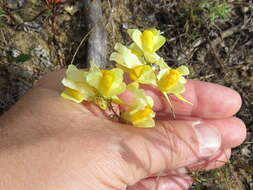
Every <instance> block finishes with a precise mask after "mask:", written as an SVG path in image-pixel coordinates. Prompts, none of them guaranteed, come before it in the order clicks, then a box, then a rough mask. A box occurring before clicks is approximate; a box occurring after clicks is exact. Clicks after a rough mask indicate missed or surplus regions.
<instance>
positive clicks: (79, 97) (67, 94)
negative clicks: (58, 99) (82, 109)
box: [61, 88, 85, 103]
mask: <svg viewBox="0 0 253 190" xmlns="http://www.w3.org/2000/svg"><path fill="white" fill-rule="evenodd" d="M61 96H62V97H63V98H65V99H68V100H72V101H74V102H76V103H81V102H82V101H83V100H85V96H84V95H83V94H81V93H80V92H78V91H76V90H73V89H70V88H66V89H65V90H64V91H63V92H62V93H61Z"/></svg>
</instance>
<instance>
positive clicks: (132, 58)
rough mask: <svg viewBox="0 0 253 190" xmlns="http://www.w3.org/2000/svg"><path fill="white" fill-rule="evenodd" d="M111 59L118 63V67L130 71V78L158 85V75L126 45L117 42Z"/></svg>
mask: <svg viewBox="0 0 253 190" xmlns="http://www.w3.org/2000/svg"><path fill="white" fill-rule="evenodd" d="M114 49H115V50H116V51H117V52H114V53H112V55H111V57H110V60H111V61H115V62H116V63H117V67H118V68H121V69H123V70H124V71H125V72H128V73H129V76H130V78H131V79H132V80H133V81H135V82H138V83H142V84H153V85H156V76H155V73H154V71H153V69H152V67H151V66H150V65H146V64H145V62H144V61H143V60H141V59H140V58H139V57H137V55H135V54H134V53H132V51H131V50H130V49H128V48H127V47H126V46H124V45H122V44H120V43H117V44H116V45H115V48H114Z"/></svg>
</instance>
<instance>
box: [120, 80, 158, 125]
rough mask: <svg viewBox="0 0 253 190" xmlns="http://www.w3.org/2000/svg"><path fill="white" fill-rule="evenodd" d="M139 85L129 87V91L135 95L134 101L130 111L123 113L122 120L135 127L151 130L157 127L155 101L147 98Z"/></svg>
mask: <svg viewBox="0 0 253 190" xmlns="http://www.w3.org/2000/svg"><path fill="white" fill-rule="evenodd" d="M138 88H139V85H138V84H137V83H132V84H130V85H128V87H127V89H128V90H129V91H131V92H132V93H133V94H134V96H135V97H134V100H133V102H132V104H131V105H130V108H129V110H127V111H125V112H123V113H122V115H121V116H122V118H123V119H124V120H126V121H128V122H130V123H132V124H133V125H134V126H135V127H141V128H151V127H154V126H155V121H154V119H153V118H154V117H155V113H154V111H153V110H152V107H153V99H152V98H151V97H149V96H146V95H145V93H144V90H142V89H138Z"/></svg>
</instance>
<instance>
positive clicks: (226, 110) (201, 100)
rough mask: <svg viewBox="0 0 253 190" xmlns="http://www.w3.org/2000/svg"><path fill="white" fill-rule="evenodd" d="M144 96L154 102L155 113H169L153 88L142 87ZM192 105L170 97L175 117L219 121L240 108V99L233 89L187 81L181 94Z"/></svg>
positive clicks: (163, 99) (164, 101)
mask: <svg viewBox="0 0 253 190" xmlns="http://www.w3.org/2000/svg"><path fill="white" fill-rule="evenodd" d="M143 88H144V89H145V91H146V94H147V95H149V96H151V97H152V98H153V100H154V102H155V105H154V110H155V111H156V112H165V113H166V112H171V108H170V105H169V104H168V103H167V100H166V99H165V98H164V96H163V95H162V93H160V92H159V91H158V90H156V89H155V88H152V87H150V86H147V85H144V86H143ZM182 95H183V97H184V98H185V99H187V100H188V101H190V102H191V103H192V104H193V105H190V104H188V103H185V102H182V101H180V100H178V99H177V98H176V97H174V96H172V97H171V100H172V104H173V107H174V108H173V109H174V112H175V114H176V115H180V116H190V117H200V118H205V119H219V118H227V117H231V116H233V115H234V114H235V113H237V112H238V110H239V109H240V107H241V97H240V95H239V94H238V93H237V92H236V91H235V90H233V89H231V88H228V87H224V86H221V85H218V84H213V83H209V82H201V81H197V80H188V82H187V84H186V91H185V92H184V93H183V94H182Z"/></svg>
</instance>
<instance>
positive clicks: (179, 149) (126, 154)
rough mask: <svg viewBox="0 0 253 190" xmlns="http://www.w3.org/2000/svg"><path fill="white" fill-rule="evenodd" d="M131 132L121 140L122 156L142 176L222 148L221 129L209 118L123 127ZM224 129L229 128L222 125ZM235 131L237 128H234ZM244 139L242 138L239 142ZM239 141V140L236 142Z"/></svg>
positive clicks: (191, 161) (194, 160) (197, 159)
mask: <svg viewBox="0 0 253 190" xmlns="http://www.w3.org/2000/svg"><path fill="white" fill-rule="evenodd" d="M125 129H126V130H127V131H130V134H128V135H127V136H126V137H125V139H126V140H124V141H123V142H122V143H121V146H122V147H123V150H122V153H121V155H122V158H123V160H125V161H126V163H128V164H129V163H130V164H129V167H130V168H131V170H132V171H134V173H135V175H137V176H139V178H136V179H139V180H140V179H143V178H145V177H148V176H150V175H152V174H157V173H159V172H163V171H168V170H169V171H172V170H176V169H178V168H184V167H187V166H189V165H192V164H196V163H199V162H200V161H203V160H204V159H207V158H210V157H211V156H213V155H215V154H216V153H217V152H218V151H219V150H220V149H221V148H222V147H221V146H222V143H223V140H224V139H223V138H224V137H223V136H222V135H221V134H222V133H224V132H222V131H221V130H223V129H221V128H219V127H216V126H213V123H210V122H209V121H208V120H207V121H204V122H202V123H199V122H198V123H196V122H191V121H169V122H158V124H157V126H156V128H154V129H150V130H148V129H146V130H145V129H138V128H128V127H127V128H125ZM225 130H231V129H230V128H225ZM233 130H235V131H234V132H235V133H237V129H236V128H234V129H233ZM242 141H243V139H241V142H242ZM237 143H239V141H238V142H237Z"/></svg>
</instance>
